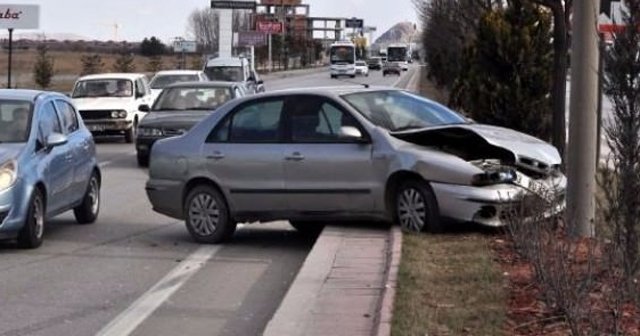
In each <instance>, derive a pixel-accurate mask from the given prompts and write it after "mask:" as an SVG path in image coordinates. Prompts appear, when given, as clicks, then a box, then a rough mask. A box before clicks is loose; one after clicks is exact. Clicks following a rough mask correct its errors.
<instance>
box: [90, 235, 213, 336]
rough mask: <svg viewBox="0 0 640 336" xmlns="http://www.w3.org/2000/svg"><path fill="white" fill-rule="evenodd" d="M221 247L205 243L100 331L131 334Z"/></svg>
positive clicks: (115, 335)
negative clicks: (205, 244)
mask: <svg viewBox="0 0 640 336" xmlns="http://www.w3.org/2000/svg"><path fill="white" fill-rule="evenodd" d="M219 250H220V246H210V245H207V246H202V247H200V248H198V249H197V250H196V251H195V252H193V253H191V254H190V255H189V256H187V258H186V259H184V260H183V261H182V262H180V264H178V266H176V267H175V268H174V269H173V270H171V272H169V273H168V274H167V275H166V276H165V277H164V278H162V280H160V281H159V282H158V283H157V284H155V285H154V286H153V287H151V289H149V290H148V291H147V292H146V293H144V294H143V295H142V296H141V297H140V298H138V299H137V300H136V301H135V302H134V303H132V304H131V306H129V308H127V309H126V310H125V311H123V312H122V313H120V315H118V316H117V317H116V318H115V319H114V320H113V321H111V322H110V323H109V324H107V325H106V326H105V327H104V328H102V330H100V331H99V332H98V333H97V334H96V335H100V336H126V335H130V334H131V333H132V332H133V331H134V330H135V329H136V328H137V327H138V326H139V325H140V324H141V323H142V322H144V320H146V319H147V318H148V317H149V316H151V314H152V313H153V312H154V311H155V310H156V309H158V307H160V306H161V305H162V303H164V302H165V301H166V300H167V299H169V298H170V297H171V295H173V293H175V292H176V291H177V290H178V289H180V287H182V285H184V284H185V283H186V282H187V281H188V280H189V279H190V278H191V277H192V276H193V275H194V274H196V273H197V272H198V271H199V270H200V269H201V268H202V267H203V266H204V265H205V264H206V263H207V261H208V260H209V259H211V257H213V256H214V255H215V254H216V253H217V252H218V251H219Z"/></svg>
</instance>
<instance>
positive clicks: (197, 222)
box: [185, 186, 236, 244]
mask: <svg viewBox="0 0 640 336" xmlns="http://www.w3.org/2000/svg"><path fill="white" fill-rule="evenodd" d="M185 212H186V217H187V218H186V225H187V230H188V231H189V233H190V234H191V237H193V239H194V240H195V241H197V242H199V243H205V244H219V243H222V242H224V241H225V240H227V239H229V238H231V236H232V235H233V233H234V232H235V231H236V223H235V222H234V221H233V220H231V218H230V216H229V210H228V208H227V203H226V202H225V200H224V197H223V196H222V194H221V193H220V192H219V191H218V190H216V189H215V188H213V187H210V186H198V187H195V188H193V190H191V191H190V192H189V195H188V196H187V200H186V202H185Z"/></svg>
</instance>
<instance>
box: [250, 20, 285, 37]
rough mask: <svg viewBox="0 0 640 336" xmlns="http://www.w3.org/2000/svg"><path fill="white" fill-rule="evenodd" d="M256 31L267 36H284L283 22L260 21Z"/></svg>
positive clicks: (257, 23)
mask: <svg viewBox="0 0 640 336" xmlns="http://www.w3.org/2000/svg"><path fill="white" fill-rule="evenodd" d="M256 30H257V31H259V32H261V33H265V34H282V31H283V29H282V22H273V21H258V22H256Z"/></svg>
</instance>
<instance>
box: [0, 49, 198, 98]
mask: <svg viewBox="0 0 640 336" xmlns="http://www.w3.org/2000/svg"><path fill="white" fill-rule="evenodd" d="M49 54H50V55H51V57H53V60H54V72H55V77H54V80H53V86H52V87H51V88H50V89H51V90H54V91H69V90H71V88H72V86H73V83H74V81H75V78H76V77H77V76H78V75H79V74H80V73H81V72H82V62H81V58H82V56H83V55H86V54H87V53H84V52H73V51H51V52H49ZM100 56H101V57H102V61H103V62H104V64H105V66H104V71H105V72H111V71H112V68H113V64H114V63H115V60H116V58H117V57H118V55H116V54H107V53H100ZM36 58H37V51H36V50H33V49H30V50H15V51H14V53H13V60H12V63H13V67H12V77H13V80H12V82H13V83H14V85H17V87H20V88H33V87H34V82H33V67H34V65H35V63H36ZM196 59H198V60H199V59H200V56H196V55H191V56H189V57H187V60H186V65H187V67H191V66H192V65H193V63H194V62H195V61H196ZM162 61H163V62H162V63H163V65H164V69H175V68H176V67H177V66H178V64H179V63H178V61H179V59H178V57H177V56H163V57H162ZM148 63H149V58H147V57H143V56H139V55H136V56H135V57H134V64H135V71H137V72H145V73H146V72H147V64H148ZM7 64H8V52H7V51H6V50H4V51H3V52H1V53H0V83H2V84H0V85H1V86H2V87H5V86H6V84H5V83H6V76H7Z"/></svg>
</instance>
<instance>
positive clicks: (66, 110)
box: [56, 100, 79, 134]
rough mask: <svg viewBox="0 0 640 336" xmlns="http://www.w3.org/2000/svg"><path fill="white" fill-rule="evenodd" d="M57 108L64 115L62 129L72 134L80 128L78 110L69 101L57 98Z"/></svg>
mask: <svg viewBox="0 0 640 336" xmlns="http://www.w3.org/2000/svg"><path fill="white" fill-rule="evenodd" d="M56 108H57V109H58V112H59V113H60V116H61V117H62V129H63V130H64V133H65V134H71V133H73V132H75V131H77V130H78V127H79V126H78V117H77V115H76V110H75V109H74V108H73V106H71V105H70V104H69V103H67V102H65V101H62V100H56Z"/></svg>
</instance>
